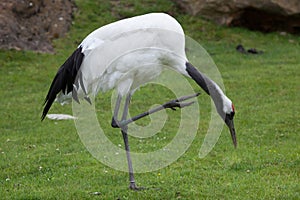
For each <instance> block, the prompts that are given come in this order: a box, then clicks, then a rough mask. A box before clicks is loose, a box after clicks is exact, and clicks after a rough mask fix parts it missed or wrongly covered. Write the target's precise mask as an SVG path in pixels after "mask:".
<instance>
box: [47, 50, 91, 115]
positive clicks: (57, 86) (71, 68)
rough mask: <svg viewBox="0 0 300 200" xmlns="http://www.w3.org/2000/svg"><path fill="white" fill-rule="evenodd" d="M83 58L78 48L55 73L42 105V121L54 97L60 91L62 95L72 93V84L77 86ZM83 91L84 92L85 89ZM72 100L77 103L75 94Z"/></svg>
mask: <svg viewBox="0 0 300 200" xmlns="http://www.w3.org/2000/svg"><path fill="white" fill-rule="evenodd" d="M83 58H84V54H83V53H82V47H79V48H77V49H76V50H75V51H74V52H73V53H72V55H71V56H70V57H69V58H68V59H67V60H66V61H65V63H64V64H63V65H62V66H61V67H60V68H59V69H58V72H57V73H56V75H55V77H54V79H53V81H52V84H51V86H50V88H49V91H48V94H47V96H46V98H45V103H44V105H45V106H44V110H43V114H42V116H41V119H42V120H43V119H44V118H45V117H46V115H47V113H48V111H49V109H50V107H51V105H52V103H53V102H54V100H55V98H56V95H57V94H58V93H59V92H60V91H61V92H63V94H68V93H70V92H72V91H73V84H75V85H77V86H78V83H75V79H76V76H77V74H78V71H79V69H80V66H81V63H82V61H83ZM83 90H84V91H85V89H83ZM74 97H75V98H74ZM73 98H74V99H75V100H76V101H79V100H78V97H77V93H76V94H73Z"/></svg>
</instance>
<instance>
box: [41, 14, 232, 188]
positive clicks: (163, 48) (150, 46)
mask: <svg viewBox="0 0 300 200" xmlns="http://www.w3.org/2000/svg"><path fill="white" fill-rule="evenodd" d="M128 52H129V53H128ZM148 63H151V64H150V65H149V64H148ZM164 68H170V69H172V70H175V71H177V72H178V73H180V74H182V75H184V76H186V77H189V78H191V79H193V80H194V81H195V82H196V83H197V84H198V85H199V86H200V87H201V88H202V89H203V90H204V91H205V92H206V93H207V94H208V95H210V97H211V98H212V100H213V102H214V104H215V106H216V109H217V112H218V114H219V115H220V117H221V118H222V119H223V120H224V122H225V124H226V125H227V126H228V128H229V131H230V133H231V138H232V141H233V144H234V146H235V147H236V146H237V140H236V133H235V128H234V123H233V118H234V114H235V110H234V106H233V103H232V101H231V100H230V99H229V98H228V97H227V96H226V95H225V94H224V93H223V91H222V90H221V89H220V87H219V86H218V85H217V84H216V83H215V82H214V81H213V80H211V79H210V78H209V77H207V76H206V75H205V74H203V73H202V72H200V71H199V70H198V69H197V68H195V67H194V66H193V65H192V64H191V63H190V62H189V61H188V59H187V57H186V54H185V37H184V31H183V29H182V27H181V25H180V24H179V23H178V22H177V21H176V20H175V19H174V18H173V17H171V16H170V15H168V14H165V13H150V14H145V15H140V16H135V17H132V18H128V19H122V20H119V21H117V22H114V23H111V24H108V25H105V26H102V27H100V28H98V29H96V30H94V31H93V32H91V33H90V34H89V35H88V36H87V37H86V38H85V39H84V40H83V41H82V42H81V44H80V45H79V46H78V48H77V49H76V50H75V51H74V52H73V53H72V55H71V56H70V57H69V58H68V59H67V60H66V61H65V62H64V63H63V64H62V66H61V67H60V68H59V69H58V72H57V74H56V75H55V77H54V79H53V81H52V84H51V86H50V89H49V91H48V94H47V96H46V98H45V103H44V109H43V113H42V116H41V119H42V120H44V118H45V117H46V115H47V113H48V111H49V109H50V107H51V105H52V104H53V102H54V101H55V100H56V101H58V102H60V103H65V102H68V101H69V100H72V99H73V100H75V101H77V102H79V101H80V100H79V99H85V100H86V101H88V102H89V103H91V100H90V97H91V96H92V95H93V96H96V95H97V94H98V93H99V92H106V91H108V90H112V89H116V91H117V94H118V96H117V100H116V105H115V108H114V113H113V117H112V122H111V126H112V127H114V128H120V129H121V132H122V136H123V140H124V144H125V150H126V156H127V161H128V169H129V181H130V185H129V188H130V189H133V190H138V189H139V188H138V187H137V186H136V183H135V179H134V173H133V166H132V163H131V158H130V149H129V142H128V135H127V130H128V129H127V127H128V124H129V123H130V122H132V121H135V120H138V119H140V118H142V117H145V116H147V115H149V114H152V113H154V112H157V111H159V110H162V109H166V108H171V109H175V108H176V107H179V108H182V107H185V106H189V105H190V104H191V103H192V102H184V101H186V100H187V99H190V98H194V97H196V96H198V95H199V94H198V93H197V94H192V95H187V96H183V97H180V98H178V99H175V100H171V101H169V102H167V103H165V104H162V105H161V106H159V107H157V108H154V109H152V110H150V111H147V112H145V113H141V114H140V115H137V116H135V117H133V118H130V119H127V115H128V107H129V104H130V99H131V96H132V95H133V93H134V92H135V91H136V90H137V89H138V88H139V87H140V86H141V85H143V84H146V83H147V82H149V81H151V80H153V79H154V78H156V77H158V76H159V75H160V74H161V72H162V70H164ZM122 98H125V105H124V108H123V113H122V117H121V119H118V114H119V110H120V104H121V101H122Z"/></svg>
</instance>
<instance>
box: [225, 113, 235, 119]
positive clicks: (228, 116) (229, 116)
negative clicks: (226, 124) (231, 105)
mask: <svg viewBox="0 0 300 200" xmlns="http://www.w3.org/2000/svg"><path fill="white" fill-rule="evenodd" d="M234 114H235V113H234V112H230V113H229V114H226V117H227V118H228V119H230V120H233V117H234Z"/></svg>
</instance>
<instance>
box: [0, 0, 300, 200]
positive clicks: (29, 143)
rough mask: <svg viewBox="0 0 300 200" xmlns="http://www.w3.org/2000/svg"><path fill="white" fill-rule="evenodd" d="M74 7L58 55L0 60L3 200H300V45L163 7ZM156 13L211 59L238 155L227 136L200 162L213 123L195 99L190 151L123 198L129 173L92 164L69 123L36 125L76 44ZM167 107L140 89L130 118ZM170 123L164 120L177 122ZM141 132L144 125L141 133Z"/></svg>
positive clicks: (106, 104) (161, 94)
mask: <svg viewBox="0 0 300 200" xmlns="http://www.w3.org/2000/svg"><path fill="white" fill-rule="evenodd" d="M76 2H77V5H78V10H77V12H76V14H75V19H74V24H73V26H72V28H71V31H70V32H69V33H68V35H67V36H66V37H64V38H61V39H59V40H56V41H54V45H55V49H56V53H55V54H53V55H51V54H40V53H34V52H23V51H13V50H11V51H3V50H1V51H0V75H1V82H0V94H1V104H0V110H1V117H0V195H1V196H0V199H299V198H300V145H299V144H300V137H299V132H300V126H299V124H300V118H299V115H300V107H299V106H300V105H299V99H300V56H299V55H300V37H299V36H292V35H289V34H287V35H280V34H279V33H271V34H262V33H259V32H251V31H248V30H244V29H241V28H231V29H229V28H224V27H219V26H216V25H214V24H212V23H210V22H207V21H205V20H203V19H200V18H199V17H192V16H189V15H185V14H182V13H181V12H180V11H179V10H178V9H177V8H176V7H175V6H174V4H173V3H172V2H170V1H165V0H146V1H143V3H142V2H141V1H137V0H129V1H120V2H119V3H118V4H117V5H116V4H110V3H109V2H108V1H104V0H102V1H101V0H98V1H83V0H77V1H76ZM115 2H118V1H115ZM154 11H163V12H169V13H172V14H173V15H174V16H175V17H176V18H177V19H178V21H179V22H180V23H181V24H182V26H183V27H184V29H185V32H186V34H187V35H189V36H190V37H192V38H194V39H195V40H197V41H198V42H199V43H200V44H201V45H202V46H203V47H205V49H206V50H207V51H208V52H209V53H210V55H211V56H212V58H213V59H214V61H215V63H216V65H217V66H218V68H219V71H220V72H221V74H222V77H223V81H224V84H225V87H226V93H227V95H228V96H229V97H230V98H231V99H232V100H233V101H234V103H235V107H236V117H235V125H236V130H237V138H238V148H237V149H234V148H233V145H232V142H231V139H230V134H229V132H228V130H227V128H224V130H223V132H222V135H221V137H220V139H219V141H218V143H217V144H216V146H215V147H214V149H213V150H212V151H211V152H210V153H209V154H208V155H207V156H206V157H205V158H203V159H200V158H199V157H198V153H199V147H200V146H201V143H202V141H203V138H204V135H205V133H206V128H207V126H208V122H209V119H210V118H209V117H210V116H206V114H207V113H209V108H210V100H209V97H208V96H207V95H205V94H204V93H203V95H200V97H199V98H198V99H199V104H200V106H201V121H200V124H199V127H200V128H199V130H198V133H197V137H196V139H195V140H194V141H193V143H192V145H191V147H190V148H189V149H188V151H187V152H186V153H185V154H184V155H183V156H182V157H180V158H179V159H178V160H177V161H176V162H174V163H173V164H171V165H169V166H168V167H166V168H163V169H161V170H158V171H154V172H149V173H142V174H136V180H137V184H138V185H140V186H145V187H148V188H149V189H147V190H143V191H139V192H134V191H130V190H129V189H128V174H127V173H125V172H120V171H116V170H114V169H112V168H109V167H107V166H105V165H103V164H102V163H100V162H99V161H97V160H96V159H95V158H93V157H92V156H91V155H90V153H89V152H88V151H87V150H86V148H85V147H84V145H83V144H82V143H81V141H80V139H79V136H78V135H77V132H76V128H75V126H74V122H73V121H59V122H54V121H50V120H45V121H44V122H43V123H41V122H40V115H41V110H42V104H43V100H44V97H45V95H46V92H47V90H48V88H49V85H50V83H51V81H52V78H53V77H54V75H55V73H56V71H57V69H58V67H59V66H60V65H61V64H62V63H63V62H64V61H65V59H66V58H67V57H68V56H69V54H70V53H71V52H72V51H73V50H74V49H75V48H76V46H77V45H78V44H79V43H80V41H81V40H82V38H84V37H85V36H86V35H87V34H88V33H89V32H91V31H92V30H94V29H95V28H98V27H99V26H102V25H104V24H106V23H109V22H113V21H115V20H118V19H120V18H124V17H130V16H133V15H138V14H142V13H147V12H154ZM238 44H243V45H244V46H245V47H247V48H257V49H259V50H263V51H264V53H263V54H260V55H243V54H240V53H238V52H236V50H235V47H236V46H237V45H238ZM108 97H109V95H108V94H105V95H99V99H98V100H97V101H99V102H101V104H102V105H101V108H102V109H103V110H107V112H101V113H98V117H99V118H101V122H103V126H104V127H105V129H106V130H107V131H111V135H110V136H109V137H110V138H111V139H112V140H113V141H114V142H115V143H116V144H122V145H123V143H122V136H121V134H120V133H119V131H118V130H117V129H112V128H110V120H111V111H110V109H111V108H110V100H108ZM147 99H148V100H147ZM168 99H169V97H168V95H166V92H165V91H162V90H160V89H159V88H156V89H155V88H154V89H151V88H149V87H145V88H142V89H141V90H140V91H138V92H137V93H136V94H135V95H134V97H133V102H132V109H133V111H132V112H136V113H137V112H138V111H139V110H140V109H142V110H145V109H148V107H147V105H148V104H149V105H152V104H154V103H163V102H164V101H166V100H168ZM144 102H146V103H147V105H146V106H145V105H143V103H144ZM99 107H100V105H99ZM51 112H52V113H70V114H71V113H72V109H71V105H67V106H64V107H61V106H60V105H58V104H56V105H54V106H53V108H52V110H51ZM178 112H179V111H178ZM167 113H168V114H170V118H171V116H172V118H175V119H176V118H177V117H178V116H179V115H178V113H176V112H172V111H168V112H167ZM147 122H149V119H145V120H143V121H141V122H140V123H141V124H145V125H146V124H147ZM176 122H177V121H176V120H173V121H172V120H171V121H170V123H169V128H167V129H166V130H165V132H161V133H160V134H161V136H165V137H167V138H169V139H171V138H172V127H173V126H176V124H175V123H176ZM172 123H173V124H172ZM130 141H131V145H132V148H133V149H135V150H139V149H140V148H142V150H141V151H145V152H147V151H149V150H152V149H155V148H156V147H157V146H160V145H161V146H163V144H165V143H164V141H163V140H157V139H156V138H154V139H153V138H150V139H149V140H147V141H145V143H144V144H143V145H141V144H139V143H138V141H137V140H134V138H130ZM155 145H156V146H155ZM95 192H98V193H97V194H98V195H95Z"/></svg>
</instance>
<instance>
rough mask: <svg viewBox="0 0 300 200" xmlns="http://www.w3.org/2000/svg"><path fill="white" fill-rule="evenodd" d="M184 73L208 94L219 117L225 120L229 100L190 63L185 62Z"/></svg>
mask: <svg viewBox="0 0 300 200" xmlns="http://www.w3.org/2000/svg"><path fill="white" fill-rule="evenodd" d="M186 71H187V73H188V74H189V75H190V77H191V78H192V79H193V80H194V81H195V82H196V83H197V84H198V85H199V86H200V87H201V88H202V89H203V90H204V91H205V92H206V93H207V94H208V95H210V96H211V98H212V100H213V101H214V103H215V106H216V109H217V111H218V113H219V115H220V116H221V117H222V118H223V119H225V113H227V112H228V111H227V110H226V109H227V107H229V108H230V106H231V100H230V99H229V98H228V97H227V96H226V95H225V94H224V93H223V91H222V90H221V88H220V87H219V86H218V85H217V84H216V83H215V82H214V81H213V80H211V79H210V78H208V77H207V76H205V75H204V74H202V73H201V72H200V71H199V70H197V69H196V68H195V67H194V66H193V65H192V64H191V63H189V62H186ZM227 104H228V105H227Z"/></svg>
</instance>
